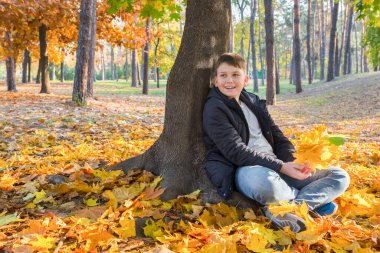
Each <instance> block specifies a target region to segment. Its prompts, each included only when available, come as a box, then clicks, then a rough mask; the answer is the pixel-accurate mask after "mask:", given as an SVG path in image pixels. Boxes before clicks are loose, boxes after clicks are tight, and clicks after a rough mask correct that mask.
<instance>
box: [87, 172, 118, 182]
mask: <svg viewBox="0 0 380 253" xmlns="http://www.w3.org/2000/svg"><path fill="white" fill-rule="evenodd" d="M92 173H93V174H94V176H96V177H98V178H100V180H101V181H102V183H107V182H114V181H115V180H116V179H117V178H118V177H119V176H121V175H124V172H123V171H121V170H111V171H105V170H104V169H101V170H93V171H92Z"/></svg>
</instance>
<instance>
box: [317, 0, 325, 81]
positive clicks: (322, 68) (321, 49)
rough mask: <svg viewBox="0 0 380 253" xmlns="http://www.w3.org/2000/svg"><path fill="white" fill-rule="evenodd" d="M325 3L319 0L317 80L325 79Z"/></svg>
mask: <svg viewBox="0 0 380 253" xmlns="http://www.w3.org/2000/svg"><path fill="white" fill-rule="evenodd" d="M324 6H325V3H324V0H321V8H320V12H319V13H320V16H319V20H320V31H321V39H320V47H319V57H320V58H319V59H320V64H319V66H320V70H319V72H320V76H319V80H323V79H325V55H326V26H325V7H324Z"/></svg>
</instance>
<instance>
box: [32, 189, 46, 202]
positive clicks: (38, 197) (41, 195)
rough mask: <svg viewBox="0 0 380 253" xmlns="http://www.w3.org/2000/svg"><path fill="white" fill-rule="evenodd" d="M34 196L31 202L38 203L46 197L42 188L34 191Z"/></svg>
mask: <svg viewBox="0 0 380 253" xmlns="http://www.w3.org/2000/svg"><path fill="white" fill-rule="evenodd" d="M34 196H35V198H34V200H33V203H34V204H38V203H40V202H41V201H43V200H44V199H46V192H45V191H44V190H41V191H39V192H35V193H34Z"/></svg>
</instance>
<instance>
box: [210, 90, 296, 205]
mask: <svg viewBox="0 0 380 253" xmlns="http://www.w3.org/2000/svg"><path fill="white" fill-rule="evenodd" d="M240 100H241V101H243V102H244V103H245V104H246V105H247V106H248V108H249V109H250V110H251V111H252V112H253V113H254V114H255V116H256V117H257V120H258V122H259V125H260V127H261V131H262V133H263V135H264V137H265V138H266V139H267V140H268V142H269V144H270V145H271V146H272V148H273V151H274V153H275V154H276V156H277V158H278V159H275V158H273V157H270V156H267V155H265V154H263V153H259V152H256V151H255V150H253V149H252V148H250V147H248V146H247V144H248V141H249V128H248V123H247V121H246V119H245V116H244V113H243V111H242V109H241V107H240V105H239V104H238V102H237V101H236V100H235V99H229V98H228V97H226V96H225V95H223V94H222V93H221V92H220V91H219V89H218V88H215V87H214V88H211V89H210V92H209V95H208V97H207V101H206V104H205V107H204V110H203V132H204V142H205V145H206V164H205V169H206V172H207V175H208V177H209V179H210V180H211V182H212V183H213V184H214V185H215V186H216V187H217V190H218V193H219V194H220V195H221V196H222V197H223V198H225V199H228V198H229V197H230V195H231V193H232V191H233V189H234V188H233V182H234V178H235V169H236V168H237V167H241V166H248V165H261V166H264V167H267V168H270V169H272V170H274V171H277V172H279V171H280V169H281V167H282V164H283V162H289V161H293V160H294V157H293V153H294V152H295V149H294V146H293V145H292V143H291V142H290V141H289V140H288V139H287V138H286V137H285V136H284V134H283V133H282V132H281V130H280V129H279V127H278V126H277V125H276V124H275V123H274V122H273V120H272V118H271V116H270V115H269V113H268V110H267V108H266V104H265V100H260V99H259V97H258V96H256V95H254V94H252V93H249V92H247V91H245V90H243V91H242V93H241V95H240ZM252 183H254V182H252Z"/></svg>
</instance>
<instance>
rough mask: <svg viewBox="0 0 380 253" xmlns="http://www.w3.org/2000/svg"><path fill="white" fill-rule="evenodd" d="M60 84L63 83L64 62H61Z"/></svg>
mask: <svg viewBox="0 0 380 253" xmlns="http://www.w3.org/2000/svg"><path fill="white" fill-rule="evenodd" d="M60 79H61V83H63V82H64V81H65V61H64V60H63V61H62V62H61V78H60Z"/></svg>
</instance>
